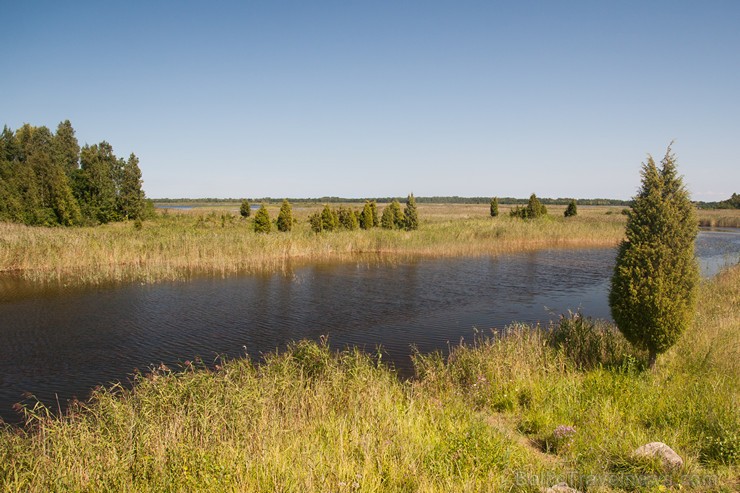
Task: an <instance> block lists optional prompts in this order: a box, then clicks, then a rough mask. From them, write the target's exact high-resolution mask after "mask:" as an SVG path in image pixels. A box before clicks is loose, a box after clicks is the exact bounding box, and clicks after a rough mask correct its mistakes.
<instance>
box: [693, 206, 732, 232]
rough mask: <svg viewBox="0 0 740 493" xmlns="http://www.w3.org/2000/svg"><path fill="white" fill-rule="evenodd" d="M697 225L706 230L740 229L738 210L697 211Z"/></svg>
mask: <svg viewBox="0 0 740 493" xmlns="http://www.w3.org/2000/svg"><path fill="white" fill-rule="evenodd" d="M697 216H698V217H699V225H700V226H703V227H707V228H740V210H737V209H717V210H699V211H698V212H697Z"/></svg>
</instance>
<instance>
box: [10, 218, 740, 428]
mask: <svg viewBox="0 0 740 493" xmlns="http://www.w3.org/2000/svg"><path fill="white" fill-rule="evenodd" d="M739 252H740V231H738V230H734V231H733V230H727V231H724V232H722V231H706V232H702V233H701V234H700V235H699V238H698V240H697V254H698V256H699V258H700V264H701V265H702V273H703V275H704V276H709V275H713V274H714V273H716V272H717V270H718V269H720V268H721V267H722V266H724V265H727V264H732V263H736V262H737V261H738V259H739V258H740V253H739ZM615 253H616V251H615V249H613V248H609V249H588V250H583V249H579V250H543V251H538V252H527V253H520V254H511V255H502V256H498V257H493V258H491V257H480V258H455V259H436V260H430V259H424V260H417V261H402V262H387V261H382V260H378V259H374V260H363V261H358V262H354V263H328V262H327V263H319V264H314V265H311V266H301V267H296V268H295V269H293V270H289V271H288V272H287V273H275V274H269V275H253V276H242V277H233V278H228V279H210V278H205V279H196V280H193V281H189V282H178V283H162V284H155V285H139V284H130V285H124V286H111V287H104V288H87V289H74V290H64V289H61V288H57V289H46V290H43V291H41V290H33V289H32V290H31V292H30V293H29V292H28V288H27V287H26V289H24V288H23V286H21V285H12V283H10V282H9V281H7V280H6V282H5V287H4V290H3V291H0V292H2V293H4V294H3V295H2V298H0V416H2V418H3V419H5V420H6V421H17V419H18V416H17V415H16V414H15V413H14V412H13V411H12V409H11V408H12V405H13V404H14V403H16V402H20V401H23V402H26V403H32V402H34V401H33V400H32V399H26V400H25V401H24V398H23V394H24V392H28V393H31V394H33V395H34V396H35V397H36V398H38V399H39V400H41V401H42V402H44V403H45V404H47V405H48V406H50V407H52V408H53V409H56V408H57V399H58V401H59V402H60V403H61V406H62V407H64V404H65V403H66V401H67V400H68V399H70V398H72V397H73V396H77V397H79V398H81V399H82V398H85V397H86V396H87V395H88V393H89V391H90V389H91V388H92V387H94V386H96V385H98V384H105V383H110V382H114V381H126V380H127V378H128V377H129V376H130V375H131V374H132V372H133V371H134V369H135V368H138V369H140V370H142V371H144V370H146V369H147V368H149V367H151V366H153V365H157V364H159V363H160V362H164V363H166V364H168V365H171V366H172V365H174V366H177V364H178V363H182V362H184V361H185V360H189V359H194V358H195V357H196V356H200V357H201V358H202V359H203V360H204V361H205V362H206V363H210V362H213V361H214V359H215V358H216V356H217V355H226V356H228V357H235V356H240V355H244V353H245V351H246V352H247V353H249V354H250V355H251V356H252V357H254V358H259V355H260V354H262V353H265V352H269V351H273V350H275V349H276V348H282V347H284V346H285V345H286V344H287V343H288V342H289V341H291V340H298V339H303V338H309V339H318V338H319V337H320V336H322V335H328V336H329V341H330V344H331V345H332V347H334V348H341V347H344V346H346V345H357V346H360V347H364V348H365V349H366V350H369V351H374V350H375V348H376V347H377V346H378V345H380V346H382V348H383V351H384V360H390V361H391V362H392V363H393V364H395V366H396V367H397V368H398V369H399V370H401V371H408V370H409V368H410V359H409V355H410V353H411V350H410V348H411V346H412V345H415V346H416V347H418V348H419V349H420V350H421V351H423V352H427V351H433V350H436V349H442V350H445V349H446V348H447V347H448V346H449V344H456V343H458V342H459V341H460V339H461V338H465V339H466V340H471V339H472V337H473V334H474V329H478V330H481V331H484V332H486V331H488V330H489V329H492V328H499V329H501V328H504V327H505V326H506V325H508V324H510V323H511V322H512V321H520V322H542V323H547V322H548V321H549V320H551V319H553V318H556V317H557V315H559V314H560V313H564V312H567V311H568V310H577V309H579V308H580V309H582V310H583V312H584V313H585V314H586V315H588V316H591V317H594V318H609V308H608V306H607V292H608V285H609V279H610V276H611V271H612V268H613V264H614V257H615ZM11 285H12V286H13V287H12V288H9V287H8V286H11ZM19 293H22V294H19ZM245 347H246V350H245V349H244V348H245Z"/></svg>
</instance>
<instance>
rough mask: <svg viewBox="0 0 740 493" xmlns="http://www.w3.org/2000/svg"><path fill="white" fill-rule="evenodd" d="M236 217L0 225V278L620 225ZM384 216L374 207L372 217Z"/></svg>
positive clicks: (485, 247)
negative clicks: (285, 227)
mask: <svg viewBox="0 0 740 493" xmlns="http://www.w3.org/2000/svg"><path fill="white" fill-rule="evenodd" d="M239 207H240V205H239V203H238V202H236V203H234V204H229V205H221V206H218V207H199V208H194V209H189V210H182V209H164V210H161V211H160V212H159V213H158V215H157V216H156V217H155V218H154V219H152V220H147V221H144V222H143V223H135V222H120V223H111V224H105V225H101V226H97V227H79V228H43V227H28V226H24V225H19V224H11V223H0V243H1V244H2V248H0V275H13V276H17V277H20V278H22V279H28V280H33V281H38V282H42V283H49V282H57V283H64V284H98V283H103V282H109V281H142V282H156V281H161V280H173V279H185V278H189V277H191V276H193V275H196V274H205V275H215V276H227V275H232V274H237V273H248V272H260V271H274V270H280V269H282V268H284V266H285V263H286V262H287V261H288V260H291V261H303V262H311V261H315V260H326V259H337V260H343V259H345V260H346V259H351V258H352V257H353V256H356V255H358V254H378V255H383V256H405V257H409V256H415V257H435V256H440V257H445V256H461V255H468V256H470V255H492V254H497V253H505V252H512V251H526V250H532V249H539V248H551V247H575V246H584V247H592V246H608V245H616V244H617V243H618V242H619V241H620V240H621V239H622V236H623V234H624V223H625V218H624V216H622V215H620V214H619V210H620V208H619V207H616V208H614V207H611V208H610V207H586V206H582V207H581V209H580V210H579V215H578V216H577V217H573V218H568V220H565V219H564V218H563V217H562V216H563V211H564V210H565V207H558V206H551V210H553V214H552V215H551V216H548V217H544V218H540V219H537V220H526V221H523V220H519V219H512V218H510V217H509V214H508V212H509V207H507V206H503V205H502V206H501V215H500V216H498V217H494V218H492V217H490V214H489V206H488V204H480V205H448V204H418V205H417V206H416V207H417V217H418V219H416V220H417V221H418V226H419V228H418V230H412V231H407V230H399V229H397V228H394V229H388V228H382V227H372V228H368V229H361V228H360V229H356V230H350V229H346V228H340V229H339V230H337V231H334V232H332V233H331V234H326V233H321V234H316V233H314V232H313V231H312V229H311V224H310V222H309V217H311V216H312V215H315V214H317V213H319V214H320V212H321V210H322V209H323V206H321V205H311V206H297V205H294V206H293V208H292V218H293V220H294V222H293V227H292V228H291V230H290V231H288V232H278V231H276V230H277V228H276V227H270V229H271V230H274V231H273V233H270V234H260V233H256V232H255V230H254V227H253V219H252V218H244V217H242V216H241V215H240V214H239ZM280 207H281V205H280V204H266V207H265V211H266V212H267V215H268V216H269V217H272V218H276V217H278V216H279V214H280V212H279V209H280ZM346 207H347V208H349V207H352V206H351V205H349V204H348V205H347V206H346ZM385 207H387V204H379V208H380V209H385ZM253 215H254V214H253ZM260 217H261V216H260ZM379 223H380V221H379ZM268 225H269V224H268ZM268 225H265V228H266V227H267V226H268Z"/></svg>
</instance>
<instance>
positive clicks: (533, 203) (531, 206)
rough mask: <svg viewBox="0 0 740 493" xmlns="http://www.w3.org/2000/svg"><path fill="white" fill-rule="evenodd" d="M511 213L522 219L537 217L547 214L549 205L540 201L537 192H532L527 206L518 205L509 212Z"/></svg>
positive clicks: (512, 215)
mask: <svg viewBox="0 0 740 493" xmlns="http://www.w3.org/2000/svg"><path fill="white" fill-rule="evenodd" d="M509 215H510V216H511V217H519V218H522V219H537V218H538V217H542V216H546V215H547V207H545V205H544V204H543V203H542V202H540V200H539V199H538V198H537V196H536V195H535V194H532V195H530V196H529V203H527V206H526V207H519V206H516V207H514V208H513V209H512V210H511V211H510V212H509Z"/></svg>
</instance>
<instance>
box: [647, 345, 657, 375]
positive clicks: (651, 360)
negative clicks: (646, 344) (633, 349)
mask: <svg viewBox="0 0 740 493" xmlns="http://www.w3.org/2000/svg"><path fill="white" fill-rule="evenodd" d="M657 359H658V353H657V352H656V351H655V350H654V349H650V353H649V355H648V369H650V370H652V369H653V368H655V361H656V360H657Z"/></svg>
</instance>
